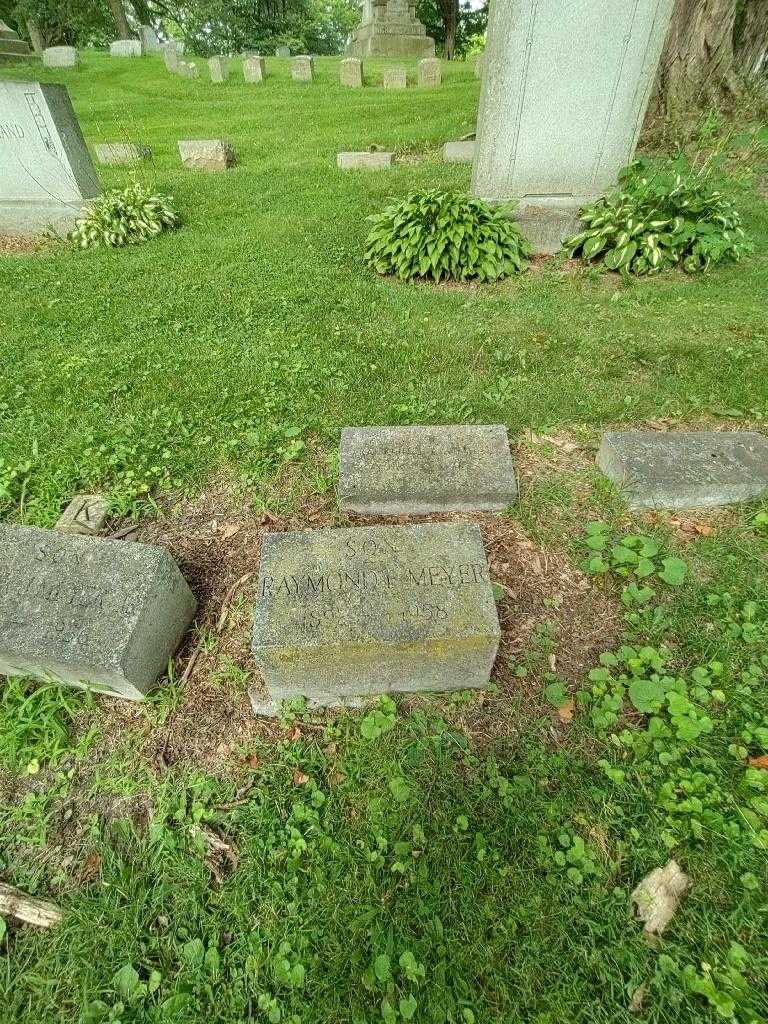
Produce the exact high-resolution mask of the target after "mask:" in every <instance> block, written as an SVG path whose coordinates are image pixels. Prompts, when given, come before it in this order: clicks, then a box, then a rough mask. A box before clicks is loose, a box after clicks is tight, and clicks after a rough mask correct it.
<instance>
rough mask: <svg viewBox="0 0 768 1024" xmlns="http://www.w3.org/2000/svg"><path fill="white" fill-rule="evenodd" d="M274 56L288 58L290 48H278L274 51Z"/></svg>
mask: <svg viewBox="0 0 768 1024" xmlns="http://www.w3.org/2000/svg"><path fill="white" fill-rule="evenodd" d="M275 56H276V57H290V56H291V48H290V46H278V48H277V49H276V50H275Z"/></svg>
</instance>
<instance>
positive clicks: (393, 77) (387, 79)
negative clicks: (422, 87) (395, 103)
mask: <svg viewBox="0 0 768 1024" xmlns="http://www.w3.org/2000/svg"><path fill="white" fill-rule="evenodd" d="M383 84H384V88H385V89H406V88H407V87H408V75H407V74H406V70H405V68H384V77H383Z"/></svg>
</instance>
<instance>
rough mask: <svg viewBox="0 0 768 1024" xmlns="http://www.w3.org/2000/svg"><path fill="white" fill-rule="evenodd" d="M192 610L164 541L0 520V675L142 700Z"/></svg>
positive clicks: (187, 592) (180, 577)
mask: <svg viewBox="0 0 768 1024" xmlns="http://www.w3.org/2000/svg"><path fill="white" fill-rule="evenodd" d="M194 613H195V599H194V597H193V596H192V594H191V592H190V589H189V587H188V586H187V584H186V582H185V580H184V577H183V576H182V575H181V573H180V572H179V570H178V568H177V567H176V563H175V562H174V561H173V559H172V558H171V556H170V555H169V554H168V552H167V551H166V550H165V549H164V548H158V547H152V546H150V545H148V544H135V543H128V542H125V541H123V542H121V541H112V540H102V539H99V538H96V537H77V536H67V535H64V534H61V533H58V532H57V531H55V530H38V529H35V528H34V527H29V526H9V525H7V524H0V674H3V675H25V676H35V677H37V678H39V679H44V680H47V681H50V680H55V681H57V682H62V683H69V684H71V685H73V686H89V687H91V688H93V689H94V690H98V691H100V692H102V693H107V694H111V695H112V696H115V697H127V698H128V699H130V700H141V699H142V698H143V697H144V695H145V694H146V693H147V691H148V690H149V689H150V688H151V687H152V686H153V685H154V684H155V682H156V681H157V679H158V677H159V676H160V675H161V674H162V673H163V672H164V671H165V669H166V667H167V665H168V659H169V658H170V657H171V656H172V655H173V653H174V651H175V650H176V648H177V647H178V645H179V641H180V640H181V638H182V636H183V635H184V632H185V630H186V628H187V626H188V625H189V623H190V621H191V619H192V616H193V615H194Z"/></svg>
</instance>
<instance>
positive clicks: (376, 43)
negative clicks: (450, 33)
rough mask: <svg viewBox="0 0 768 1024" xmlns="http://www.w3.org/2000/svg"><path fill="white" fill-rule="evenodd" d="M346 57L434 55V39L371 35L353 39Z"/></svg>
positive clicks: (427, 37)
mask: <svg viewBox="0 0 768 1024" xmlns="http://www.w3.org/2000/svg"><path fill="white" fill-rule="evenodd" d="M345 56H347V57H359V58H361V59H362V58H363V57H434V56H435V41H434V39H431V38H430V37H429V36H383V35H382V36H371V37H369V38H367V39H357V40H353V41H352V42H351V43H350V44H349V46H348V47H347V50H346V53H345Z"/></svg>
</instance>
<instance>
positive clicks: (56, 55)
mask: <svg viewBox="0 0 768 1024" xmlns="http://www.w3.org/2000/svg"><path fill="white" fill-rule="evenodd" d="M77 63H78V58H77V50H76V49H75V47H74V46H49V47H47V48H46V49H45V50H43V65H44V66H45V67H47V68H76V67H77Z"/></svg>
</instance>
